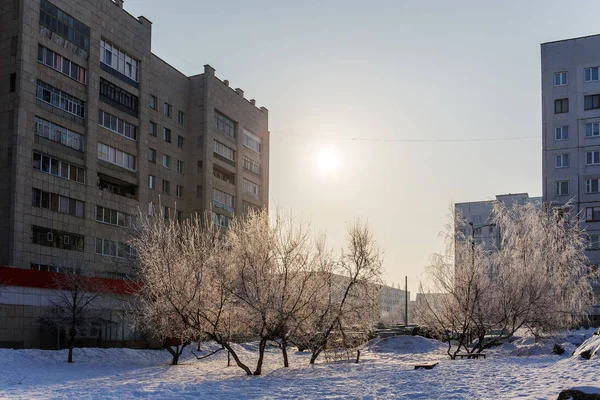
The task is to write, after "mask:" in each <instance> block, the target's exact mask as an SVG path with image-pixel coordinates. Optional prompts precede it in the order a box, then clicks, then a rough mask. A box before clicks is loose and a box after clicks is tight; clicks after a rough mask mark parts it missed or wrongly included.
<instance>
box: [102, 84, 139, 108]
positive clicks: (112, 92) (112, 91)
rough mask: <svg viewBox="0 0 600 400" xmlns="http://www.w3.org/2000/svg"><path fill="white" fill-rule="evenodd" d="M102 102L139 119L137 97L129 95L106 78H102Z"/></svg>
mask: <svg viewBox="0 0 600 400" xmlns="http://www.w3.org/2000/svg"><path fill="white" fill-rule="evenodd" d="M100 100H102V101H104V102H105V103H109V104H111V105H113V106H115V107H117V108H119V109H120V110H121V111H124V112H127V113H128V114H130V115H132V116H134V117H137V111H138V98H137V96H135V95H133V94H131V93H129V92H128V91H127V90H125V89H121V88H120V87H118V86H116V85H115V84H114V83H111V82H109V81H107V80H106V79H104V78H100Z"/></svg>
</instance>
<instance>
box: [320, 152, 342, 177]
mask: <svg viewBox="0 0 600 400" xmlns="http://www.w3.org/2000/svg"><path fill="white" fill-rule="evenodd" d="M339 163H340V160H339V157H338V155H337V154H336V153H335V152H333V151H330V150H321V151H320V152H319V155H318V159H317V166H318V167H319V170H320V171H323V172H332V171H335V170H336V169H337V168H338V166H339Z"/></svg>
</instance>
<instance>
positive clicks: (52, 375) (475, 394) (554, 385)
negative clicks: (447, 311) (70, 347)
mask: <svg viewBox="0 0 600 400" xmlns="http://www.w3.org/2000/svg"><path fill="white" fill-rule="evenodd" d="M388 343H389V342H388ZM384 344H385V343H384ZM417 350H418V351H419V353H408V351H410V349H407V348H403V347H402V346H400V347H398V346H392V347H390V348H387V349H386V346H380V347H379V348H374V347H372V348H371V350H370V351H365V352H364V354H363V356H362V357H361V362H360V363H359V364H354V363H332V364H324V363H322V364H319V365H316V366H314V367H310V366H308V365H307V363H308V358H307V356H306V355H299V354H295V355H292V357H291V362H292V366H291V368H289V369H283V368H281V356H280V353H279V352H278V351H277V350H276V349H272V350H270V351H269V354H268V356H267V360H266V368H265V375H263V376H261V377H246V376H244V375H243V374H242V371H241V370H240V369H238V368H237V367H230V368H226V367H225V363H226V355H225V354H223V353H218V354H217V355H216V356H214V357H213V358H210V359H207V360H202V361H197V360H195V359H193V358H190V357H189V355H188V356H187V357H186V358H185V359H184V362H183V365H179V366H175V367H171V366H169V365H168V360H169V355H168V353H167V352H165V351H151V350H126V349H76V350H75V356H74V357H75V361H76V363H75V364H67V363H65V362H64V360H65V359H66V352H65V351H40V350H3V349H0V398H15V399H42V398H43V399H45V398H64V399H74V398H77V399H117V398H118V399H137V398H143V399H145V398H155V399H159V398H160V399H168V398H178V399H197V398H202V399H233V398H237V399H292V398H303V399H333V398H344V399H347V398H360V399H380V398H381V399H388V398H389V399H466V398H468V399H517V398H518V399H554V398H556V397H557V396H558V393H559V392H560V390H562V389H565V388H569V387H572V386H600V382H598V371H599V370H600V360H598V359H595V360H591V361H585V360H580V359H571V358H569V357H559V356H554V355H543V356H529V357H515V356H507V355H505V354H502V353H500V352H496V353H492V354H490V356H489V357H488V358H487V359H485V360H458V361H451V360H448V359H447V358H446V357H445V354H444V349H443V348H441V347H439V346H438V347H437V348H434V349H431V348H420V349H417ZM421 351H426V352H424V353H423V352H421ZM242 353H243V354H242V356H243V357H249V356H251V354H250V353H247V352H244V351H243V350H242ZM425 360H439V362H440V364H439V365H438V366H437V367H436V368H435V369H433V370H418V371H415V370H414V364H415V363H418V362H422V361H425Z"/></svg>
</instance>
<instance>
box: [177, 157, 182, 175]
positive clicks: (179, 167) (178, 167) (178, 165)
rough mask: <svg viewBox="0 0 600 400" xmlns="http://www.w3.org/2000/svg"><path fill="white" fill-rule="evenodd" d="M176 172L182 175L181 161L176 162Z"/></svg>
mask: <svg viewBox="0 0 600 400" xmlns="http://www.w3.org/2000/svg"><path fill="white" fill-rule="evenodd" d="M177 172H179V173H180V174H183V161H181V160H177Z"/></svg>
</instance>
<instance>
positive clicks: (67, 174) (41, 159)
mask: <svg viewBox="0 0 600 400" xmlns="http://www.w3.org/2000/svg"><path fill="white" fill-rule="evenodd" d="M33 169H37V170H39V171H42V172H45V173H47V174H50V175H55V176H58V177H61V178H63V179H68V180H71V181H75V182H79V183H85V170H84V169H83V168H81V167H78V166H76V165H73V164H69V163H67V162H65V161H61V160H58V159H56V158H52V157H48V156H45V155H43V154H40V153H33Z"/></svg>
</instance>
